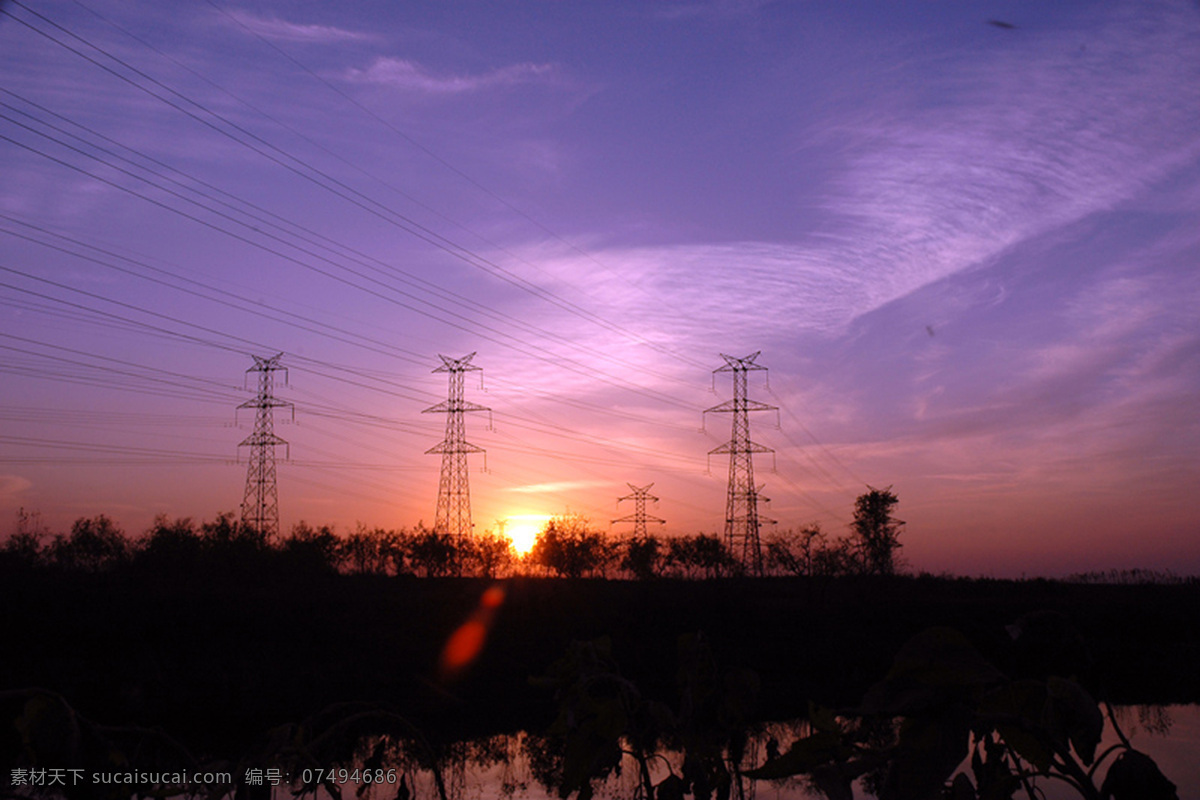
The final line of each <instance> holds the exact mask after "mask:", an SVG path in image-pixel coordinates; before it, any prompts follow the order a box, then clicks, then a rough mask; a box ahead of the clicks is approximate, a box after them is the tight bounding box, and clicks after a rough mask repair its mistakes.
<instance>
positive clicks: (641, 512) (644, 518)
mask: <svg viewBox="0 0 1200 800" xmlns="http://www.w3.org/2000/svg"><path fill="white" fill-rule="evenodd" d="M625 485H626V486H628V487H629V488H630V489H632V490H633V493H632V494H627V495H625V496H624V497H618V498H617V502H618V503H621V502H622V501H624V500H632V501H633V513H632V514H626V515H625V516H623V517H621V518H620V519H614V520H613V524H614V525H615V524H617V523H618V522H632V523H633V535H634V536H635V537H638V536H646V535H648V534H647V532H646V523H647V522H656V523H658V524H659V525H665V524H666V520H664V519H659V518H658V517H651V516H648V515H647V514H646V501H647V500H653V501H654V502H656V503H657V502H658V498H657V497H655V496H654V495H652V494H650V486H653V485H654V484H653V483H652V484H650V485H649V486H641V487H638V486H634V485H633V484H632V483H627V484H625Z"/></svg>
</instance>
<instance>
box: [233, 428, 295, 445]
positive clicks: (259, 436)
mask: <svg viewBox="0 0 1200 800" xmlns="http://www.w3.org/2000/svg"><path fill="white" fill-rule="evenodd" d="M276 444H287V440H286V439H281V438H279V437H278V436H276V435H275V434H273V433H266V432H263V431H255V432H254V433H252V434H250V435H249V436H247V437H246V438H245V439H243V440H242V441H240V442H238V447H249V446H251V445H259V446H270V445H276Z"/></svg>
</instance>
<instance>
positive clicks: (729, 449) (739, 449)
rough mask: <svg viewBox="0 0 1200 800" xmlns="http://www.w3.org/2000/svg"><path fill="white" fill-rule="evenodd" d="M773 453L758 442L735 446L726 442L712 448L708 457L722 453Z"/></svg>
mask: <svg viewBox="0 0 1200 800" xmlns="http://www.w3.org/2000/svg"><path fill="white" fill-rule="evenodd" d="M774 452H775V451H774V450H773V449H771V448H770V447H767V446H766V445H761V444H759V443H758V442H746V443H745V444H744V445H735V443H734V442H726V443H725V444H723V445H721V446H720V447H714V448H713V449H712V450H709V451H708V454H709V455H710V456H713V455H721V454H724V453H774Z"/></svg>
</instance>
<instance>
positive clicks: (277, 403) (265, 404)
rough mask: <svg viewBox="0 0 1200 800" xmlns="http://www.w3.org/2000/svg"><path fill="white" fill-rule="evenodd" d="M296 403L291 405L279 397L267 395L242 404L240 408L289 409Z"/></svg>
mask: <svg viewBox="0 0 1200 800" xmlns="http://www.w3.org/2000/svg"><path fill="white" fill-rule="evenodd" d="M294 405H295V403H289V402H288V401H287V400H280V399H279V398H278V397H272V396H271V395H267V396H265V397H256V398H254V399H253V400H247V401H246V402H244V403H242V404H240V405H239V406H238V408H287V407H289V406H294Z"/></svg>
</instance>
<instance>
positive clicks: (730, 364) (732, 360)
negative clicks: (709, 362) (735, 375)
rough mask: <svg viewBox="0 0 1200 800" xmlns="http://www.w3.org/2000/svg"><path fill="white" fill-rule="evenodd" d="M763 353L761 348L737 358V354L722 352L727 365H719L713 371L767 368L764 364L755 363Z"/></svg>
mask: <svg viewBox="0 0 1200 800" xmlns="http://www.w3.org/2000/svg"><path fill="white" fill-rule="evenodd" d="M761 354H762V351H761V350H756V351H754V352H753V353H751V354H750V355H748V356H746V357H745V358H737V357H736V356H727V355H725V354H724V353H721V358H723V359H725V366H723V367H717V368H716V369H714V370H713V372H714V373H715V372H734V371H737V370H750V369H766V367H764V366H763V365H762V364H755V363H754V359H756V358H758V357H759V355H761Z"/></svg>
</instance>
